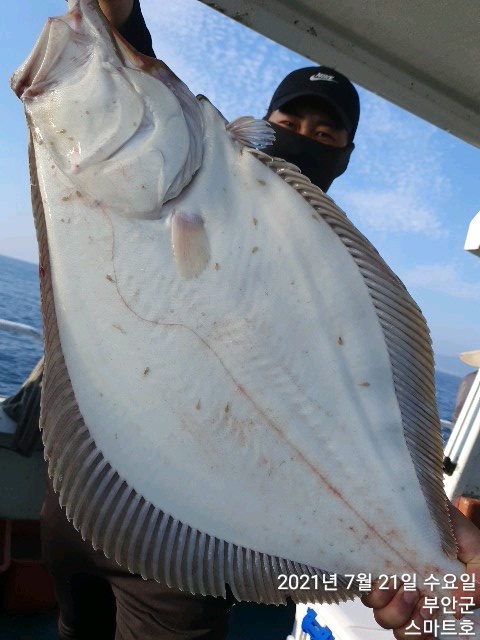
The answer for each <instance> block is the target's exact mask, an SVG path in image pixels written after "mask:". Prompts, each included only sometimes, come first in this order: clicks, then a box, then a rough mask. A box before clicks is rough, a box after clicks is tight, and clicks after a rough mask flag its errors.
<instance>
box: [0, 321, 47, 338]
mask: <svg viewBox="0 0 480 640" xmlns="http://www.w3.org/2000/svg"><path fill="white" fill-rule="evenodd" d="M0 331H9V332H10V333H16V334H19V335H23V336H29V337H31V338H34V339H35V340H37V341H38V342H43V335H42V332H41V331H39V330H38V329H36V328H35V327H31V326H30V325H28V324H23V323H21V322H12V321H11V320H4V319H3V318H0Z"/></svg>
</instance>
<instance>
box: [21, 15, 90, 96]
mask: <svg viewBox="0 0 480 640" xmlns="http://www.w3.org/2000/svg"><path fill="white" fill-rule="evenodd" d="M81 18H82V15H81V13H80V11H78V10H73V11H71V12H69V13H67V14H66V15H64V16H62V17H59V18H49V19H48V20H47V23H46V24H45V26H44V28H43V30H42V33H41V34H40V37H39V38H38V40H37V42H36V44H35V46H34V48H33V50H32V52H31V54H30V55H29V56H28V58H27V60H26V61H25V62H24V63H23V64H22V66H21V67H20V68H19V69H18V70H17V71H16V72H15V73H14V74H13V76H12V78H11V81H10V85H11V87H12V90H13V91H14V93H15V94H16V95H17V96H18V97H19V98H20V99H21V100H25V99H28V98H35V97H37V96H39V95H41V94H43V93H45V92H46V91H50V90H52V89H53V88H54V87H55V85H56V84H57V82H58V80H59V76H60V72H59V70H60V69H62V73H63V72H64V70H65V67H67V66H70V67H71V68H72V71H73V69H74V68H76V67H78V66H79V65H82V64H83V62H84V60H85V58H88V57H89V55H91V53H92V52H91V48H90V47H88V46H87V47H86V46H85V45H86V44H88V38H87V37H86V36H85V34H84V33H81V32H80V30H79V29H80V23H81ZM78 45H82V46H78ZM72 49H73V50H72ZM67 50H68V51H67Z"/></svg>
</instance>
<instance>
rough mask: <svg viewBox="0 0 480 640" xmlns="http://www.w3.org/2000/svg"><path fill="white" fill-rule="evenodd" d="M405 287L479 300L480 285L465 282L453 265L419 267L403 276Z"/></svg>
mask: <svg viewBox="0 0 480 640" xmlns="http://www.w3.org/2000/svg"><path fill="white" fill-rule="evenodd" d="M403 281H404V282H405V284H406V285H407V287H422V288H427V289H430V290H432V291H436V292H439V293H443V294H446V295H448V296H450V297H452V298H461V299H464V300H480V284H479V283H477V282H467V281H465V280H464V279H463V277H462V275H461V273H460V272H459V270H458V268H457V267H456V266H455V265H453V264H431V265H419V266H417V267H414V268H413V269H410V270H409V271H407V272H406V273H404V274H403Z"/></svg>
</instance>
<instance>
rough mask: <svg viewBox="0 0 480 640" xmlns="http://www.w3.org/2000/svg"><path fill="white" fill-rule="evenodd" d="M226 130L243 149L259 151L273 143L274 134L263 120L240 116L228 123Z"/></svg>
mask: <svg viewBox="0 0 480 640" xmlns="http://www.w3.org/2000/svg"><path fill="white" fill-rule="evenodd" d="M226 129H227V131H228V133H229V134H230V136H231V137H232V138H233V139H234V140H236V141H237V142H240V144H242V145H243V146H245V147H252V148H253V149H261V148H263V147H267V146H269V145H271V144H273V142H274V141H275V133H274V131H273V129H272V127H271V126H270V125H269V124H268V122H266V121H265V120H256V119H255V118H252V116H242V117H241V118H236V119H235V120H232V122H229V123H228V124H227V126H226Z"/></svg>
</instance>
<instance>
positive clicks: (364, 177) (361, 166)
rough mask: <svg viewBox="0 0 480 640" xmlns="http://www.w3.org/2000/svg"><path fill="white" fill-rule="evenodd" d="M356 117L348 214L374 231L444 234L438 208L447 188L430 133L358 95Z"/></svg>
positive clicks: (406, 116) (425, 127)
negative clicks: (357, 126)
mask: <svg viewBox="0 0 480 640" xmlns="http://www.w3.org/2000/svg"><path fill="white" fill-rule="evenodd" d="M361 104H362V115H361V119H360V126H359V131H358V135H357V138H356V143H357V146H356V150H355V153H354V155H353V156H352V163H351V167H350V169H349V172H350V173H349V177H350V180H349V185H351V184H354V187H353V188H352V187H351V186H348V187H347V188H346V189H345V191H344V194H343V197H342V199H343V200H344V201H345V202H346V203H347V204H348V205H349V207H350V208H349V211H350V215H351V217H352V218H353V219H355V220H358V223H359V224H360V225H361V226H363V225H367V226H368V227H370V228H371V229H375V230H378V231H391V232H403V233H414V234H427V235H429V236H430V237H433V238H439V237H441V236H445V235H447V232H446V230H445V229H444V226H443V222H442V218H443V216H442V214H443V208H442V207H443V206H444V203H445V200H446V197H447V196H448V195H449V194H450V191H451V185H450V182H449V180H448V178H447V176H446V175H445V173H444V158H443V153H442V152H441V151H440V149H439V145H438V144H437V143H436V139H435V134H436V131H437V130H436V128H435V127H433V126H431V125H429V124H426V123H425V122H423V121H421V120H420V119H419V118H417V117H415V116H413V115H411V114H409V113H406V112H405V111H403V110H401V109H399V108H397V107H395V106H394V105H391V104H389V103H388V102H385V101H383V100H379V99H378V98H376V97H375V96H373V95H372V94H370V93H368V92H365V91H361Z"/></svg>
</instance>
